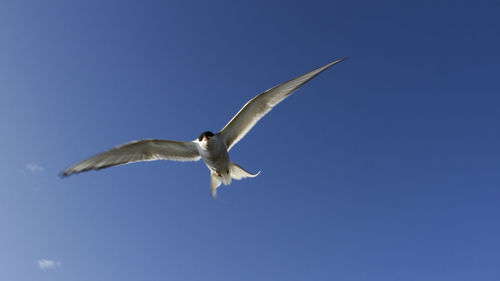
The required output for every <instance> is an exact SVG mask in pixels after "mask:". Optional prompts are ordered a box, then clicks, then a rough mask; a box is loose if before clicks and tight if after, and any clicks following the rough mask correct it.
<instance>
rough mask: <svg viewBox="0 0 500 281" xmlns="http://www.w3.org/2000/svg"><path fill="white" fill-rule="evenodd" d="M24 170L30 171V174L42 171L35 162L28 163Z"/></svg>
mask: <svg viewBox="0 0 500 281" xmlns="http://www.w3.org/2000/svg"><path fill="white" fill-rule="evenodd" d="M26 169H28V170H30V171H31V172H41V171H43V167H42V166H40V165H38V164H37V163H35V162H31V163H28V164H27V165H26Z"/></svg>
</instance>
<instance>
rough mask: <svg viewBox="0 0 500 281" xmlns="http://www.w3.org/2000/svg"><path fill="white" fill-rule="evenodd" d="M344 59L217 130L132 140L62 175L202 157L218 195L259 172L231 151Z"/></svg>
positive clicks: (279, 89) (263, 97)
mask: <svg viewBox="0 0 500 281" xmlns="http://www.w3.org/2000/svg"><path fill="white" fill-rule="evenodd" d="M345 59H347V58H346V57H344V58H341V59H338V60H335V61H332V62H330V63H328V64H326V65H324V66H322V67H319V68H316V69H314V70H313V71H310V72H308V73H306V74H304V75H301V76H299V77H297V78H294V79H292V80H290V81H288V82H285V83H282V84H280V85H277V86H275V87H273V88H271V89H269V90H267V91H265V92H263V93H261V94H259V95H257V96H255V97H254V98H253V99H251V100H250V101H248V102H247V103H246V104H245V105H244V106H243V107H242V108H241V109H240V111H239V112H238V113H236V115H235V116H234V117H233V118H232V119H231V120H230V121H229V123H227V124H226V126H224V128H222V130H221V131H219V132H218V133H212V132H211V131H206V132H203V133H202V134H200V136H199V137H198V138H197V139H195V140H193V141H187V142H184V141H172V140H159V139H146V140H140V141H132V142H129V143H126V144H124V145H120V146H117V147H115V148H113V149H111V150H108V151H106V152H103V153H101V154H98V155H96V156H93V157H91V158H88V159H86V160H83V161H81V162H79V163H76V164H74V165H72V166H70V167H69V168H67V169H66V170H64V171H63V172H62V173H61V177H67V176H70V175H71V174H76V173H80V172H85V171H89V170H100V169H104V168H108V167H112V166H118V165H123V164H128V163H133V162H140V161H154V160H174V161H198V160H200V159H203V161H204V162H205V164H206V166H207V167H208V169H209V170H210V191H211V195H212V197H213V198H217V188H218V187H219V186H220V185H221V183H223V184H224V185H229V184H230V183H231V179H235V180H241V179H244V178H248V177H250V178H253V177H256V176H258V175H259V174H260V172H258V173H255V174H252V173H249V172H248V171H246V170H245V169H243V168H242V167H240V166H239V165H237V164H236V163H234V162H232V161H231V160H230V157H229V153H228V152H229V150H231V148H233V146H234V145H235V144H236V143H238V141H240V140H241V139H242V138H243V137H244V136H245V135H246V134H247V133H248V131H250V129H252V128H253V127H254V126H255V124H256V123H257V122H258V121H259V120H260V119H261V118H262V117H264V115H266V114H267V113H268V112H269V111H271V109H273V107H275V106H276V105H277V104H279V103H280V102H282V101H283V100H284V99H285V98H287V97H288V96H290V95H291V94H292V93H293V92H294V91H295V90H297V89H298V88H300V87H301V86H303V85H304V84H306V83H307V82H309V81H310V80H311V79H313V78H314V77H316V76H317V75H319V74H320V73H321V72H323V71H325V70H327V69H328V68H330V67H331V66H333V65H335V64H337V63H339V62H341V61H343V60H345Z"/></svg>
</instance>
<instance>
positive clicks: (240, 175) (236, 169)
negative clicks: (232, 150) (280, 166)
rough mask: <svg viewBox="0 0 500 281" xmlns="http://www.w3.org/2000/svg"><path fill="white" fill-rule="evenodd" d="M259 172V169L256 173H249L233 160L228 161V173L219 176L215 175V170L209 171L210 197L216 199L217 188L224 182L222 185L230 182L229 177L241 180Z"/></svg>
mask: <svg viewBox="0 0 500 281" xmlns="http://www.w3.org/2000/svg"><path fill="white" fill-rule="evenodd" d="M259 174H260V171H259V172H258V173H256V174H251V173H249V172H248V171H246V170H245V169H243V168H242V167H240V166H238V164H236V163H234V162H230V163H229V175H228V174H222V175H221V176H219V175H217V173H215V172H211V173H210V192H211V193H212V197H213V198H215V199H217V188H219V186H220V185H221V184H222V183H224V185H228V184H231V179H235V180H241V179H244V178H255V177H256V176H258V175H259Z"/></svg>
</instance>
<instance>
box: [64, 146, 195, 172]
mask: <svg viewBox="0 0 500 281" xmlns="http://www.w3.org/2000/svg"><path fill="white" fill-rule="evenodd" d="M200 158H201V157H200V155H199V153H198V149H197V148H196V144H195V143H193V142H182V141H170V140H155V139H150V140H141V141H133V142H129V143H127V144H124V145H120V146H117V147H115V148H113V149H111V150H108V151H106V152H103V153H101V154H98V155H96V156H94V157H91V158H89V159H87V160H84V161H81V162H79V163H76V164H74V165H73V166H71V167H69V168H67V169H66V170H64V171H63V172H62V173H61V177H67V176H70V175H71V174H75V173H80V172H85V171H89V170H100V169H104V168H108V167H112V166H117V165H123V164H128V163H133V162H139V161H154V160H174V161H198V160H199V159H200Z"/></svg>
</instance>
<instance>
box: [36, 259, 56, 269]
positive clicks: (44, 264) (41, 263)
mask: <svg viewBox="0 0 500 281" xmlns="http://www.w3.org/2000/svg"><path fill="white" fill-rule="evenodd" d="M37 264H38V268H40V269H41V270H43V271H45V270H52V269H56V268H58V267H60V266H61V262H60V261H51V260H47V259H41V260H38V261H37Z"/></svg>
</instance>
